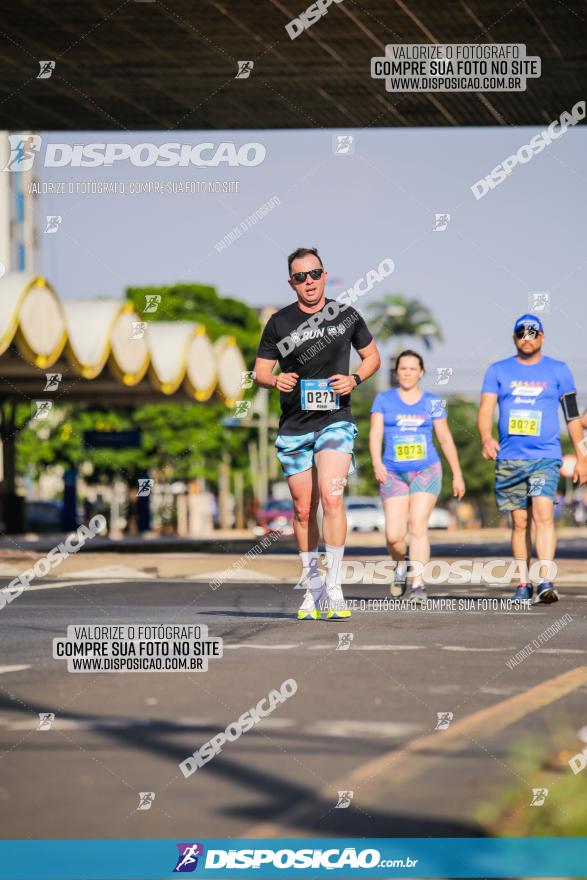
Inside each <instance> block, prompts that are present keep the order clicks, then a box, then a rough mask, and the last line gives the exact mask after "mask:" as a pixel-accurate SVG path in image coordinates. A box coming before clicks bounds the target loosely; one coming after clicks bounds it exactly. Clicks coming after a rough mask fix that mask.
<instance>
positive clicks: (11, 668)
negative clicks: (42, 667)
mask: <svg viewBox="0 0 587 880" xmlns="http://www.w3.org/2000/svg"><path fill="white" fill-rule="evenodd" d="M30 668H31V667H30V664H27V665H23V666H0V675H4V673H5V672H20V671H21V669H30Z"/></svg>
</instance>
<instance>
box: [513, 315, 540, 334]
mask: <svg viewBox="0 0 587 880" xmlns="http://www.w3.org/2000/svg"><path fill="white" fill-rule="evenodd" d="M520 327H533V328H534V329H535V330H536V332H537V333H544V327H543V326H542V321H541V320H540V318H537V317H536V315H529V314H526V315H521V316H520V317H519V318H518V320H517V321H516V323H515V324H514V333H515V332H516V330H519V329H520Z"/></svg>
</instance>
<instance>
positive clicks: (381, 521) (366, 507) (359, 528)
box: [346, 496, 385, 532]
mask: <svg viewBox="0 0 587 880" xmlns="http://www.w3.org/2000/svg"><path fill="white" fill-rule="evenodd" d="M346 514H347V526H348V529H349V531H350V532H382V531H384V530H385V514H384V513H383V507H382V505H381V501H380V500H379V499H378V498H362V497H360V496H356V497H354V498H353V497H349V498H347V499H346Z"/></svg>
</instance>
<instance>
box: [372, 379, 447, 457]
mask: <svg viewBox="0 0 587 880" xmlns="http://www.w3.org/2000/svg"><path fill="white" fill-rule="evenodd" d="M371 412H372V413H381V414H382V415H383V464H384V465H385V467H386V468H387V470H391V471H398V472H400V473H405V472H406V471H418V470H422V468H425V467H428V466H429V465H431V464H434V462H437V461H440V458H439V455H438V452H437V451H436V447H435V446H434V443H433V441H432V422H434V421H436V420H437V419H445V418H446V408H445V404H444V401H443V400H441V398H439V397H436V396H435V395H434V394H430V393H429V392H428V391H425V392H424V393H423V394H422V397H421V398H420V400H419V401H418V402H417V403H412V404H409V403H404V402H403V400H402V399H401V397H400V396H399V392H398V389H397V388H390V390H389V391H380V392H379V394H378V395H377V396H376V397H375V400H374V401H373V406H372V407H371Z"/></svg>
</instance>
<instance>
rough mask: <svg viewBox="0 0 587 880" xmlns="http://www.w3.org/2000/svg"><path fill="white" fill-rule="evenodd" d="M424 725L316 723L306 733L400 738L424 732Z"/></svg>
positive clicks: (371, 722)
mask: <svg viewBox="0 0 587 880" xmlns="http://www.w3.org/2000/svg"><path fill="white" fill-rule="evenodd" d="M422 727H423V725H422V724H409V723H407V722H403V721H314V722H313V723H312V724H310V725H308V726H307V727H306V729H305V731H304V732H305V733H312V734H314V735H315V736H327V737H337V738H342V737H377V738H382V737H383V738H385V737H398V736H409V735H410V734H412V733H416V732H417V731H419V730H422Z"/></svg>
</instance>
